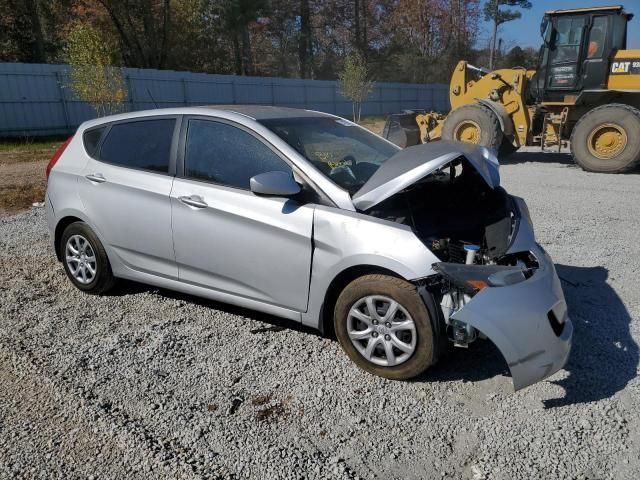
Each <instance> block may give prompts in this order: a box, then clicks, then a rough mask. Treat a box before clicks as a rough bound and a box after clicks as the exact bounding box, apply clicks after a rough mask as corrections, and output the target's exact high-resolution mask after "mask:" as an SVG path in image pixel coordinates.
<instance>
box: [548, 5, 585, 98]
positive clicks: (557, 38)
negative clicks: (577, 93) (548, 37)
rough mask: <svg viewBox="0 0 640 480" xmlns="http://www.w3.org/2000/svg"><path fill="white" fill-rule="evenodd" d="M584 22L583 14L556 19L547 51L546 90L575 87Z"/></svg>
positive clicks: (568, 89) (561, 89)
mask: <svg viewBox="0 0 640 480" xmlns="http://www.w3.org/2000/svg"><path fill="white" fill-rule="evenodd" d="M585 22H586V18H585V17H584V16H582V17H570V16H567V17H560V18H557V19H556V23H555V29H554V35H553V41H552V42H553V43H552V47H551V49H550V52H549V70H548V75H547V88H546V90H547V91H563V92H564V91H566V92H571V91H574V90H576V89H577V86H578V81H579V79H580V72H579V68H578V66H579V65H580V64H581V60H582V59H581V56H582V48H581V47H582V44H583V32H584V29H585Z"/></svg>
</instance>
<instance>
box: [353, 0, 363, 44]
mask: <svg viewBox="0 0 640 480" xmlns="http://www.w3.org/2000/svg"><path fill="white" fill-rule="evenodd" d="M353 6H354V18H353V29H354V32H355V41H354V43H355V47H356V50H358V51H359V52H362V41H361V38H360V2H359V0H354V2H353Z"/></svg>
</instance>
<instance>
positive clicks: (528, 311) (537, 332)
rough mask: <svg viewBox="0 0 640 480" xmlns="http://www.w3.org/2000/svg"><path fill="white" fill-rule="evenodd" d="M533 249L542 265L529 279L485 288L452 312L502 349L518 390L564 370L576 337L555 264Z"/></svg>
mask: <svg viewBox="0 0 640 480" xmlns="http://www.w3.org/2000/svg"><path fill="white" fill-rule="evenodd" d="M532 253H533V254H534V255H535V256H536V258H537V259H538V262H539V264H540V268H538V269H537V270H536V271H535V273H534V274H533V275H532V276H531V277H530V278H528V279H527V280H525V281H522V282H520V283H517V284H514V285H509V286H505V287H489V288H484V289H482V290H481V291H480V292H479V293H478V294H476V295H475V296H474V297H473V298H472V299H471V301H469V302H468V303H467V304H466V305H465V306H464V307H463V308H461V309H460V310H459V311H457V312H456V313H455V314H454V315H453V316H452V318H453V319H455V320H459V321H462V322H465V323H468V324H469V325H471V326H473V327H475V328H476V329H478V330H479V331H481V332H482V333H483V334H485V335H486V336H487V337H488V338H489V339H490V340H491V341H492V342H493V343H494V344H495V345H496V347H498V349H499V350H500V352H501V353H502V355H503V356H504V358H505V360H506V361H507V364H508V365H509V369H510V370H511V377H512V379H513V386H514V388H515V390H520V389H521V388H524V387H527V386H529V385H531V384H533V383H536V382H539V381H540V380H543V379H545V378H547V377H549V376H550V375H552V374H554V373H555V372H557V371H558V370H560V369H561V368H562V367H563V366H564V364H565V363H566V362H567V359H568V357H569V352H570V350H571V338H572V336H573V325H572V323H571V320H570V319H569V316H568V315H567V304H566V302H565V299H564V295H563V293H562V286H561V285H560V279H559V278H558V275H557V273H556V270H555V267H554V266H553V262H552V261H551V258H550V257H549V255H548V254H547V253H546V252H545V251H544V250H543V249H542V248H541V247H539V246H538V245H536V246H535V247H534V249H533V250H532ZM554 330H555V332H554ZM556 333H557V334H556Z"/></svg>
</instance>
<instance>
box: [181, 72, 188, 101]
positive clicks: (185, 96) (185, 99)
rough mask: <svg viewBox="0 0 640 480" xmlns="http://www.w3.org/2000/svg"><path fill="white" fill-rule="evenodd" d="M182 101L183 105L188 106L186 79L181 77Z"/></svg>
mask: <svg viewBox="0 0 640 480" xmlns="http://www.w3.org/2000/svg"><path fill="white" fill-rule="evenodd" d="M182 103H183V104H184V106H185V107H188V106H189V97H188V96H187V81H186V80H185V78H184V77H182Z"/></svg>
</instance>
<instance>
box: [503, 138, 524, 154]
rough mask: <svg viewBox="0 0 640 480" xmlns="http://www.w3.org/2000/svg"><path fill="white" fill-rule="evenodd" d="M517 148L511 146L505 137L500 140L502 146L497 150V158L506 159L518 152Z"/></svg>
mask: <svg viewBox="0 0 640 480" xmlns="http://www.w3.org/2000/svg"><path fill="white" fill-rule="evenodd" d="M518 148H520V147H516V146H514V145H513V143H511V142H510V141H509V140H508V139H507V138H506V137H505V138H503V139H502V144H501V145H500V149H499V150H498V156H499V157H506V156H508V155H511V154H512V153H515V152H517V151H518Z"/></svg>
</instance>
